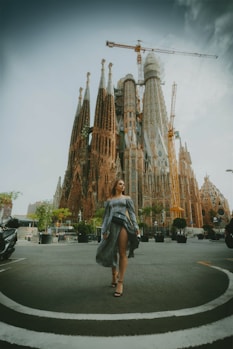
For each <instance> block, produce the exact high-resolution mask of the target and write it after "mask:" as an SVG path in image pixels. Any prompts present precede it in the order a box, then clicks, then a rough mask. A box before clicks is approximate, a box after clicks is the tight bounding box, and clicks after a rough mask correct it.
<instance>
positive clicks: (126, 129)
mask: <svg viewBox="0 0 233 349" xmlns="http://www.w3.org/2000/svg"><path fill="white" fill-rule="evenodd" d="M143 70H144V79H143V83H141V85H138V84H137V83H136V81H135V79H134V77H133V76H132V75H131V74H128V75H126V76H125V77H124V78H122V79H120V80H119V81H118V83H117V87H116V88H114V87H113V79H112V64H111V63H110V64H109V65H108V79H107V85H106V80H105V60H102V62H101V74H100V82H99V88H98V95H97V99H96V106H95V114H94V124H93V125H91V124H90V120H91V115H90V91H89V84H90V73H87V82H86V88H85V91H84V97H83V96H82V92H83V89H82V88H80V95H79V101H78V106H77V111H76V114H75V118H74V123H73V129H72V133H71V140H70V147H69V154H68V164H67V169H66V172H65V176H64V180H63V184H61V178H60V179H59V184H58V189H57V192H56V195H57V199H58V198H59V207H67V208H69V209H70V211H71V212H72V219H73V220H74V221H77V220H78V217H80V214H81V215H82V218H83V219H85V220H88V219H90V218H92V217H93V215H94V213H95V211H96V210H97V209H99V208H102V207H104V202H105V201H106V199H107V198H108V197H109V194H110V190H111V187H112V185H113V183H114V181H115V180H116V178H122V179H123V180H124V181H125V184H126V194H127V195H130V196H131V198H132V199H133V201H134V204H135V210H136V213H137V215H140V212H141V210H142V209H143V208H145V207H152V206H154V205H158V204H160V205H161V206H162V207H163V217H162V221H163V224H164V225H165V226H169V225H170V224H171V223H172V219H173V218H174V217H173V215H172V211H171V196H172V194H173V193H172V190H178V191H179V197H180V207H181V208H182V212H181V217H182V218H185V219H186V221H187V225H188V226H190V225H191V226H193V227H202V226H203V212H207V211H208V210H209V207H206V206H205V205H206V202H207V201H208V200H206V191H205V190H204V189H203V190H200V189H199V188H198V183H197V180H196V179H195V174H194V171H193V169H192V161H191V156H190V153H189V151H188V149H187V145H185V146H184V145H182V143H181V139H180V140H179V142H180V149H179V154H178V160H177V169H178V187H177V188H172V187H171V176H172V173H171V172H172V167H171V159H169V153H168V152H169V149H168V146H169V144H168V142H169V141H168V131H169V120H168V115H167V110H166V105H165V100H164V96H163V91H162V86H161V80H160V67H159V63H158V61H157V59H156V57H155V55H154V53H149V54H148V55H147V56H146V59H145V62H144V66H143ZM140 91H143V93H142V92H140ZM173 156H174V155H173ZM173 160H174V159H173ZM206 181H207V182H208V178H206ZM206 181H205V183H206ZM59 188H60V189H59ZM205 188H206V185H205ZM208 192H210V190H209V191H208ZM215 199H216V195H215ZM216 202H217V206H216V209H218V208H221V209H222V211H223V212H224V215H225V216H229V215H230V212H229V206H228V203H227V200H226V199H225V198H224V197H223V196H222V195H221V193H218V197H217V199H216ZM211 207H212V208H213V205H212V206H211ZM222 211H221V212H222Z"/></svg>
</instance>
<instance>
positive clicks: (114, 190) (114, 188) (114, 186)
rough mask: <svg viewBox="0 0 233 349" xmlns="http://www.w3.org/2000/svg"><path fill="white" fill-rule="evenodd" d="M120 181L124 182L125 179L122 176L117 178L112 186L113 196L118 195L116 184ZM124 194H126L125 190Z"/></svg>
mask: <svg viewBox="0 0 233 349" xmlns="http://www.w3.org/2000/svg"><path fill="white" fill-rule="evenodd" d="M119 181H122V182H124V181H123V179H121V178H118V179H116V180H115V182H114V184H113V187H112V190H111V196H115V195H116V186H117V184H118V182H119ZM122 194H124V192H123V193H122Z"/></svg>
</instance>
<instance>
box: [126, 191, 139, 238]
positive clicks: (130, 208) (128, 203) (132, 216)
mask: <svg viewBox="0 0 233 349" xmlns="http://www.w3.org/2000/svg"><path fill="white" fill-rule="evenodd" d="M126 208H127V210H128V213H129V217H130V220H131V222H132V224H133V227H134V229H135V231H136V232H138V234H139V226H138V223H137V219H136V214H135V208H134V203H133V200H132V199H131V198H130V197H127V198H126Z"/></svg>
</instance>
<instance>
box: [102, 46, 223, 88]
mask: <svg viewBox="0 0 233 349" xmlns="http://www.w3.org/2000/svg"><path fill="white" fill-rule="evenodd" d="M106 46H108V47H110V48H113V47H119V48H127V49H131V50H134V51H135V52H136V53H137V64H138V84H139V85H142V84H143V83H144V81H143V71H142V56H141V52H145V51H149V52H157V53H167V54H170V55H174V54H177V55H186V56H194V57H200V58H202V57H203V58H215V59H217V58H218V56H216V55H210V54H206V53H198V52H187V51H179V50H169V49H162V48H152V47H143V46H141V40H138V43H137V45H126V44H120V43H116V42H113V41H106Z"/></svg>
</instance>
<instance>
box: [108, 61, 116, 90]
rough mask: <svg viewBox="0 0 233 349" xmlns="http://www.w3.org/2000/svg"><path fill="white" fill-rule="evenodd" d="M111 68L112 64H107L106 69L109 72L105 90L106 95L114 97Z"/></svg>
mask: <svg viewBox="0 0 233 349" xmlns="http://www.w3.org/2000/svg"><path fill="white" fill-rule="evenodd" d="M112 66H113V64H112V63H109V65H108V69H109V72H108V88H107V93H108V94H109V95H112V96H113V95H114V90H113V84H112Z"/></svg>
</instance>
